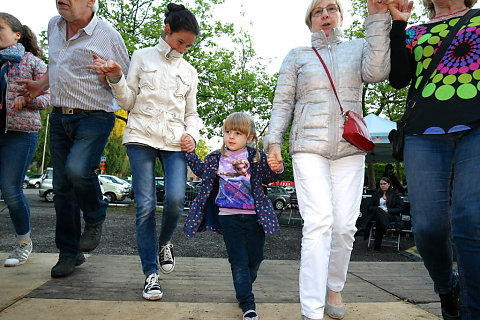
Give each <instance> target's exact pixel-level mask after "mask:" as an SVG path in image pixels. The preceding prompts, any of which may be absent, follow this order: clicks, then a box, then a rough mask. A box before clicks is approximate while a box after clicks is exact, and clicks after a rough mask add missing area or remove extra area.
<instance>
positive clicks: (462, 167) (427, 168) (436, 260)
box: [404, 128, 480, 319]
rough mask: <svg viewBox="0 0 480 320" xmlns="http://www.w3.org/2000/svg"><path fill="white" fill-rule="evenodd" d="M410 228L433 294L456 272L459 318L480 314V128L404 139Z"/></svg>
mask: <svg viewBox="0 0 480 320" xmlns="http://www.w3.org/2000/svg"><path fill="white" fill-rule="evenodd" d="M404 160H405V171H406V175H407V182H408V199H409V201H410V204H411V213H412V219H413V220H412V221H413V233H414V236H415V243H416V246H417V249H418V251H419V253H420V255H421V256H422V258H423V260H424V264H425V267H426V268H427V270H428V272H429V274H430V277H431V278H432V280H433V282H434V285H435V291H436V292H437V293H448V292H450V291H451V290H452V288H453V287H454V286H455V283H456V281H457V279H456V277H455V276H454V275H453V253H452V239H453V241H454V244H455V248H456V252H457V267H458V272H459V275H460V279H459V280H460V288H461V300H462V303H463V317H462V319H480V294H479V292H480V272H479V270H478V267H479V266H480V128H477V129H474V130H471V131H467V132H461V133H454V134H447V135H419V136H406V138H405V150H404Z"/></svg>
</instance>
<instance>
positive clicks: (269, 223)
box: [183, 147, 281, 238]
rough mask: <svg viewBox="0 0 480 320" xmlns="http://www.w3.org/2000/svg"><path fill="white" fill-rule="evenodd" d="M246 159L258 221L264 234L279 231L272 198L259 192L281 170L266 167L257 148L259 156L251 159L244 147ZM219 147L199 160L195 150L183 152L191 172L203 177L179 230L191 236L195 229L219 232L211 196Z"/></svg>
mask: <svg viewBox="0 0 480 320" xmlns="http://www.w3.org/2000/svg"><path fill="white" fill-rule="evenodd" d="M247 150H248V161H249V162H250V163H251V178H250V182H251V185H252V193H253V199H254V202H255V211H256V213H257V218H258V223H260V225H261V226H262V227H263V230H264V232H265V234H266V235H271V234H275V233H278V232H280V226H279V224H278V220H277V216H276V214H275V211H274V210H273V206H272V202H271V201H270V200H269V199H268V198H267V196H266V195H265V193H264V192H263V188H262V183H264V184H267V183H270V182H274V181H277V180H279V179H280V177H281V174H276V173H274V172H273V171H272V170H270V168H269V166H268V164H267V157H266V156H265V153H263V152H262V151H260V155H261V159H260V161H259V162H257V163H254V162H253V158H254V156H255V149H254V148H250V147H247ZM220 156H221V154H220V151H219V150H216V151H214V152H212V153H210V154H209V155H207V156H206V157H205V161H204V162H202V160H200V158H198V156H197V155H196V154H195V152H190V153H186V154H185V159H186V160H187V162H188V165H189V166H190V168H191V169H192V171H193V173H195V175H197V176H198V177H200V178H201V179H202V181H203V185H202V189H201V190H200V192H199V193H198V195H197V197H196V198H195V200H193V202H192V204H191V205H190V210H189V212H188V216H187V219H186V221H185V225H184V226H183V232H184V233H185V234H186V235H187V236H189V237H191V238H193V237H195V234H196V233H197V232H202V231H205V230H209V231H215V232H218V233H221V232H222V230H221V227H220V223H219V221H218V211H219V210H218V207H217V206H216V205H215V198H216V197H217V194H218V187H219V184H218V176H217V169H218V163H219V161H220Z"/></svg>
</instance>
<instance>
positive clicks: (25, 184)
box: [23, 176, 30, 189]
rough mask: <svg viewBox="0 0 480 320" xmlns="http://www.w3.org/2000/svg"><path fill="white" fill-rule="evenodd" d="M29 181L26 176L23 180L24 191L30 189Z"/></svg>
mask: <svg viewBox="0 0 480 320" xmlns="http://www.w3.org/2000/svg"><path fill="white" fill-rule="evenodd" d="M28 180H30V178H29V177H28V176H25V178H23V189H27V188H28Z"/></svg>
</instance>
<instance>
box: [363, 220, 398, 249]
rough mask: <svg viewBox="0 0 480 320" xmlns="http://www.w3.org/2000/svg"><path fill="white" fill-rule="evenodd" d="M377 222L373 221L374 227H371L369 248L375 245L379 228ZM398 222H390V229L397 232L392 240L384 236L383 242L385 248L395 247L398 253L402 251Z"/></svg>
mask: <svg viewBox="0 0 480 320" xmlns="http://www.w3.org/2000/svg"><path fill="white" fill-rule="evenodd" d="M376 225H377V224H376V221H375V220H373V221H372V226H371V227H370V236H369V237H368V245H367V247H368V248H370V247H373V244H374V242H375V232H377V227H376ZM397 226H398V222H396V221H394V222H390V229H393V230H395V232H394V233H393V238H390V237H389V236H383V240H382V246H385V247H394V248H397V251H400V233H401V232H399V231H398V230H397Z"/></svg>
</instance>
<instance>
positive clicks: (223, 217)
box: [183, 112, 283, 320]
mask: <svg viewBox="0 0 480 320" xmlns="http://www.w3.org/2000/svg"><path fill="white" fill-rule="evenodd" d="M223 133H224V135H223V142H224V144H223V146H222V148H221V150H216V151H214V152H212V153H210V154H209V155H207V156H206V157H205V161H204V162H202V161H201V160H200V159H199V158H198V156H197V155H196V154H195V152H190V153H186V159H187V162H188V165H189V166H190V168H191V169H192V171H193V172H194V173H195V174H196V175H197V176H198V177H200V178H202V180H203V186H202V190H201V191H200V193H199V194H198V196H197V197H196V198H195V200H194V201H193V202H192V205H191V206H190V211H189V213H188V217H187V219H186V221H185V226H184V229H183V231H184V232H185V234H186V235H187V236H189V237H192V238H193V237H194V236H195V233H196V232H201V231H204V230H211V231H216V232H219V233H222V234H223V239H224V241H225V246H226V248H227V253H228V260H229V261H230V265H231V269H232V276H233V284H234V286H235V292H236V297H237V301H238V304H239V306H240V308H241V309H242V312H243V319H244V320H256V319H258V317H257V313H256V311H255V298H254V295H253V292H252V284H253V282H254V281H255V279H256V277H257V271H258V268H259V267H260V263H261V262H262V260H263V247H264V242H265V234H275V233H278V232H280V227H279V225H278V221H277V217H276V215H275V212H274V211H273V206H272V203H271V202H270V200H268V198H267V196H266V195H265V193H264V192H263V189H262V183H269V182H273V181H277V180H278V179H279V178H280V173H282V172H283V164H282V163H280V164H275V165H272V167H270V168H269V165H268V164H267V159H266V156H265V154H264V153H263V152H261V151H259V150H258V138H257V135H256V132H255V123H254V121H253V119H252V117H251V116H249V115H247V114H246V113H243V112H236V113H233V114H232V115H230V116H229V117H228V118H227V119H226V120H225V123H224V124H223ZM253 140H255V148H251V147H249V146H247V144H249V143H251V142H252V141H253ZM241 163H243V164H244V165H243V166H242V167H243V168H248V173H241V174H239V171H241V170H239V169H237V170H236V169H235V168H234V166H233V165H234V164H235V165H237V164H241Z"/></svg>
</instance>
